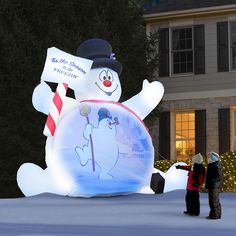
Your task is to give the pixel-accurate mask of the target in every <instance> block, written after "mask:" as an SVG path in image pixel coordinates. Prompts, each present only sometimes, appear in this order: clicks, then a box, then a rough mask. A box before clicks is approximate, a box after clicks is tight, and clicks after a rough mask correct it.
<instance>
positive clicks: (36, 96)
mask: <svg viewBox="0 0 236 236" xmlns="http://www.w3.org/2000/svg"><path fill="white" fill-rule="evenodd" d="M52 98H53V92H52V90H51V88H50V87H49V86H48V85H47V84H46V83H45V82H43V81H42V82H41V83H40V84H39V85H37V86H36V87H35V89H34V92H33V95H32V103H33V106H34V108H35V109H36V110H37V111H39V112H42V113H44V114H46V115H47V114H48V113H49V110H50V104H51V101H52Z"/></svg>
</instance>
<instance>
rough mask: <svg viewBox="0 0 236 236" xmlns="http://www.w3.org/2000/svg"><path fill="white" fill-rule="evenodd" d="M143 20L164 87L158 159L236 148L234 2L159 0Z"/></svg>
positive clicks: (182, 158) (235, 35) (235, 22)
mask: <svg viewBox="0 0 236 236" xmlns="http://www.w3.org/2000/svg"><path fill="white" fill-rule="evenodd" d="M144 19H145V22H146V29H147V33H148V34H149V33H150V32H154V31H159V47H158V51H159V69H158V72H157V79H158V80H159V81H160V82H162V84H163V85H164V87H165V94H164V97H163V100H162V103H161V109H162V112H161V115H160V118H159V121H158V125H157V127H155V132H156V133H157V135H158V139H156V140H154V146H156V148H157V150H156V151H157V153H158V155H157V159H173V160H175V159H177V160H185V159H186V158H189V157H191V156H192V155H194V154H195V153H199V152H200V153H202V154H203V155H206V154H207V153H208V152H209V151H212V150H213V151H215V152H218V153H220V154H222V153H225V152H227V151H230V150H236V0H234V1H227V0H211V1H207V0H201V1H199V0H160V1H159V3H158V4H156V6H155V7H154V8H152V9H149V10H148V11H147V12H146V14H145V15H144ZM156 143H157V145H156Z"/></svg>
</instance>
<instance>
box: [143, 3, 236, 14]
mask: <svg viewBox="0 0 236 236" xmlns="http://www.w3.org/2000/svg"><path fill="white" fill-rule="evenodd" d="M231 4H236V0H159V2H158V3H157V4H156V5H155V6H154V7H152V8H150V9H147V11H146V14H155V13H167V12H173V11H184V10H190V9H200V8H208V7H217V6H225V5H231Z"/></svg>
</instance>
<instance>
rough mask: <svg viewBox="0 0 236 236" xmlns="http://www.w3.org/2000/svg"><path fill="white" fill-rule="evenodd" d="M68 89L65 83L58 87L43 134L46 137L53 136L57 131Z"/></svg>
mask: <svg viewBox="0 0 236 236" xmlns="http://www.w3.org/2000/svg"><path fill="white" fill-rule="evenodd" d="M67 89H68V84H65V83H59V84H58V86H57V89H56V92H55V94H54V96H53V99H52V105H51V108H50V111H49V113H48V117H47V121H46V124H45V127H44V131H43V134H44V135H45V136H53V135H54V133H55V131H56V127H57V123H58V120H59V117H60V113H61V110H62V107H63V100H64V97H65V96H66V91H67Z"/></svg>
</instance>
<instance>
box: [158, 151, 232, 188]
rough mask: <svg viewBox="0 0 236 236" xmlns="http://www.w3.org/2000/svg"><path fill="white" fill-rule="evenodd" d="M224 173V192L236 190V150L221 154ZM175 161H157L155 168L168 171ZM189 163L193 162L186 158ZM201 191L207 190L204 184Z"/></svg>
mask: <svg viewBox="0 0 236 236" xmlns="http://www.w3.org/2000/svg"><path fill="white" fill-rule="evenodd" d="M220 161H221V166H222V174H223V184H222V187H221V191H222V192H236V151H235V152H227V153H224V154H222V155H221V156H220ZM175 162H178V161H174V160H158V161H155V164H154V166H155V168H157V169H159V170H160V171H163V172H166V171H167V170H168V169H169V168H170V167H171V166H172V165H173V164H174V163H175ZM185 163H186V164H187V165H190V164H191V161H190V160H186V161H185ZM203 165H204V166H205V168H207V159H206V157H205V158H204V161H203ZM201 191H203V192H205V191H206V190H205V187H204V185H203V186H202V189H201Z"/></svg>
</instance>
